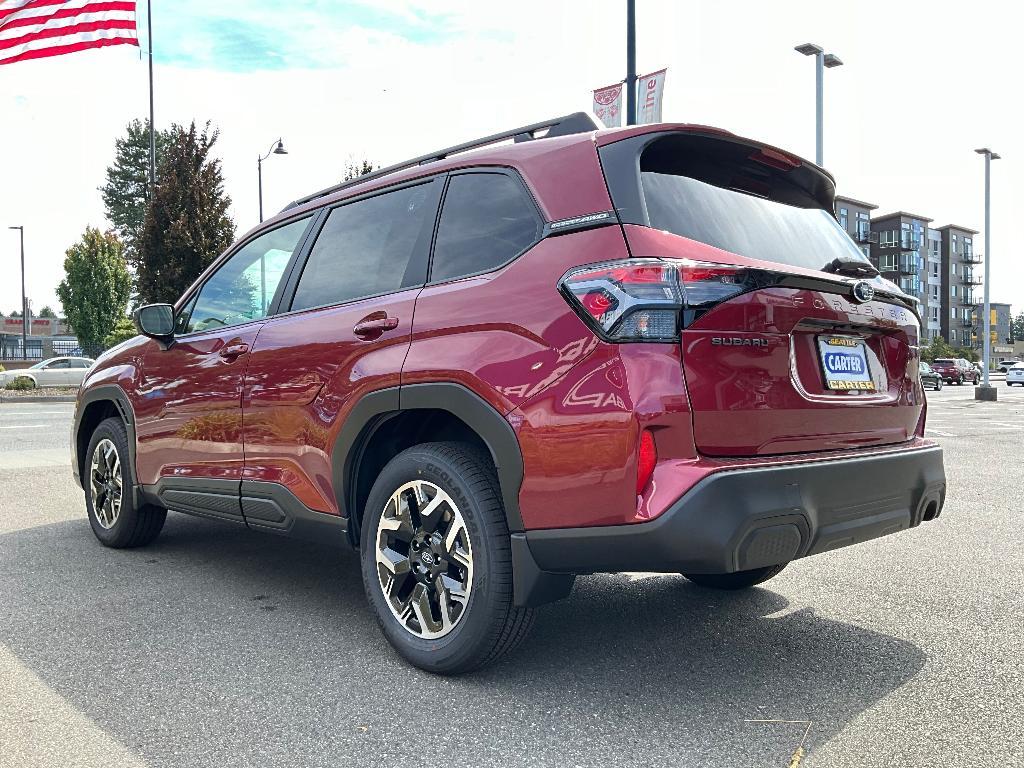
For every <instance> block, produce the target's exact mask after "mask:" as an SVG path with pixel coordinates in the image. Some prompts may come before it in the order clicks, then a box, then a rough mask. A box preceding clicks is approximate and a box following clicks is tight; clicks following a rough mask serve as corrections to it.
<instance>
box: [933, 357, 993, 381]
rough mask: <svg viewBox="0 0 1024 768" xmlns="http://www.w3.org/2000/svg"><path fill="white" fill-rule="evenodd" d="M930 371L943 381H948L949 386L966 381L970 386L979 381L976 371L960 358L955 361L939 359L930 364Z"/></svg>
mask: <svg viewBox="0 0 1024 768" xmlns="http://www.w3.org/2000/svg"><path fill="white" fill-rule="evenodd" d="M932 370H933V371H935V372H936V373H937V374H939V376H941V377H942V380H943V381H948V382H949V383H950V384H956V385H958V386H959V385H960V384H964V383H966V382H968V381H969V382H971V383H972V384H977V383H978V381H979V380H980V379H981V374H980V373H978V369H977V368H975V367H974V366H973V365H971V363H970V362H968V361H967V360H965V359H964V358H962V357H959V358H956V359H953V358H939V359H938V360H936V361H935V362H934V363H932Z"/></svg>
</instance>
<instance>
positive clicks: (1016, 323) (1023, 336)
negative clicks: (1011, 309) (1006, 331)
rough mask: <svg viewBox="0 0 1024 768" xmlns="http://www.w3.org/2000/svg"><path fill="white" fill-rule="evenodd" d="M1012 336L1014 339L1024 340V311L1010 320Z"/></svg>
mask: <svg viewBox="0 0 1024 768" xmlns="http://www.w3.org/2000/svg"><path fill="white" fill-rule="evenodd" d="M1010 336H1011V337H1012V338H1013V340H1014V341H1024V312H1018V313H1017V316H1016V317H1014V318H1013V319H1012V320H1010Z"/></svg>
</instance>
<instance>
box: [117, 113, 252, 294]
mask: <svg viewBox="0 0 1024 768" xmlns="http://www.w3.org/2000/svg"><path fill="white" fill-rule="evenodd" d="M217 136H218V132H217V131H216V130H211V129H210V124H209V123H207V124H206V126H205V127H204V128H203V130H202V132H199V131H198V130H197V129H196V125H195V123H192V125H191V126H189V127H188V128H184V127H182V126H178V125H175V126H173V127H172V129H171V136H170V138H169V139H168V143H167V148H166V149H165V151H164V155H163V158H162V160H161V163H160V170H159V179H160V183H159V184H158V185H157V188H156V192H155V194H154V195H153V199H152V200H151V201H150V202H149V205H147V207H146V217H145V222H144V224H143V228H142V237H141V238H140V240H139V248H138V250H137V252H136V253H134V254H129V257H130V259H129V261H130V263H131V265H132V266H133V267H134V268H135V288H136V292H137V294H138V297H139V300H140V301H141V303H143V304H149V303H154V302H173V301H175V300H176V299H177V298H178V297H179V296H181V295H182V294H183V293H184V292H185V289H186V288H188V286H189V285H191V284H192V283H193V282H194V281H195V279H196V278H197V277H199V275H200V274H201V273H202V271H203V270H204V269H206V267H207V266H209V264H210V263H211V262H212V261H213V260H214V259H215V258H217V256H219V255H220V254H221V253H222V252H223V251H224V250H225V249H226V248H227V247H228V246H229V245H231V242H232V240H234V237H235V225H234V223H233V222H232V221H231V219H230V218H228V215H227V211H228V206H229V205H231V198H229V197H228V196H227V195H226V194H225V193H224V178H223V175H222V173H221V165H220V160H218V159H216V158H212V157H211V156H210V155H211V150H212V149H213V145H214V144H215V143H216V141H217Z"/></svg>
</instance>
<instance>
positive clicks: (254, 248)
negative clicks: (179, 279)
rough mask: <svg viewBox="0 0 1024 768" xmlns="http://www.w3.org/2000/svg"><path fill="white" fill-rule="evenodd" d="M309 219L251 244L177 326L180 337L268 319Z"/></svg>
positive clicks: (204, 289) (228, 263)
mask: <svg viewBox="0 0 1024 768" xmlns="http://www.w3.org/2000/svg"><path fill="white" fill-rule="evenodd" d="M308 224H309V217H307V218H304V219H299V220H298V221H293V222H292V223H291V224H286V225H285V226H283V227H278V228H277V229H274V230H271V231H270V232H267V233H265V234H263V235H260V236H259V237H257V238H256V239H254V240H250V241H249V242H248V243H246V244H245V245H244V246H242V248H241V249H239V250H238V251H237V252H236V253H235V254H234V255H232V256H231V258H229V259H228V260H227V261H226V262H224V264H222V265H221V267H220V268H219V269H218V270H217V271H216V272H214V273H213V275H212V276H211V277H210V279H209V280H207V281H206V282H205V283H204V284H203V287H202V288H200V289H199V295H198V296H197V297H196V298H195V299H193V300H192V301H190V302H189V305H188V306H187V307H186V309H185V310H184V311H183V312H182V314H181V316H179V318H178V322H177V323H176V331H177V332H178V333H193V332H195V331H205V330H213V329H216V328H222V327H224V326H229V325H238V324H239V323H246V322H249V321H250V320H259V319H260V318H263V317H266V316H267V310H268V308H269V307H270V305H271V304H272V303H273V299H274V293H275V291H277V287H278V284H279V283H280V282H281V278H282V277H283V276H284V270H285V267H286V266H287V265H288V260H289V259H290V258H291V256H292V252H293V251H294V250H295V248H296V247H297V246H298V244H299V239H300V238H301V237H302V233H303V232H305V230H306V226H307V225H308Z"/></svg>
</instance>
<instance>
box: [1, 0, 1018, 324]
mask: <svg viewBox="0 0 1024 768" xmlns="http://www.w3.org/2000/svg"><path fill="white" fill-rule="evenodd" d="M366 5H367V6H368V7H372V8H375V9H380V8H381V7H382V6H381V4H379V3H376V2H374V3H371V2H369V0H367V3H366ZM247 6H249V4H248V3H246V4H241V5H239V6H238V8H239V10H238V13H239V14H240V16H241V17H242V18H245V17H246V13H247V12H246V11H245V10H244V9H245V8H246V7H247ZM638 6H639V9H638V11H639V23H638V26H639V34H638V67H639V69H640V71H641V72H645V71H649V70H654V69H657V68H660V67H662V66H666V65H667V66H668V67H669V74H668V81H667V90H666V112H665V116H666V119H670V120H679V121H686V122H698V123H708V124H713V125H719V126H721V127H724V128H728V129H730V130H734V131H736V132H737V133H741V134H745V135H750V136H752V137H755V138H759V139H763V140H766V141H769V142H771V143H774V144H778V145H780V146H782V147H785V148H788V149H791V150H793V151H795V152H798V153H800V154H803V155H805V156H813V153H814V147H813V140H814V130H813V119H814V105H813V94H814V92H813V88H814V78H813V67H812V65H811V62H810V60H808V59H805V58H804V57H802V56H800V55H799V54H797V53H796V52H794V51H793V50H792V47H793V45H795V44H798V43H802V42H806V41H807V40H813V41H815V42H818V43H821V44H822V45H825V46H827V47H828V48H829V49H830V50H834V51H835V52H836V53H837V54H839V55H840V56H841V57H842V58H843V60H844V61H845V62H846V65H845V66H843V67H840V68H838V69H835V70H830V71H828V72H827V73H826V99H827V110H826V143H825V163H826V165H827V166H828V167H829V169H830V170H831V171H832V172H833V173H834V174H835V175H836V177H837V179H838V182H839V188H840V191H841V192H843V193H845V194H849V195H851V196H853V197H858V198H861V199H866V200H871V201H874V202H876V203H878V204H879V205H880V206H881V208H882V212H884V211H888V210H895V209H897V208H902V209H908V210H912V211H915V212H920V213H922V214H926V215H929V216H932V217H934V218H935V220H936V221H935V224H936V225H941V224H946V223H949V222H954V223H957V224H962V225H966V226H970V227H973V228H975V229H981V228H982V208H981V205H982V197H981V191H982V187H981V183H982V177H981V171H982V163H981V160H980V158H979V157H978V156H976V155H974V153H973V151H972V150H973V149H974V148H975V147H977V146H982V145H984V144H990V145H991V146H993V147H994V148H995V149H997V150H998V151H1000V152H1001V153H1002V154H1003V156H1004V158H1005V159H1004V160H1001V161H999V162H998V163H996V164H995V166H994V172H995V175H994V185H993V198H994V201H995V205H994V210H993V223H994V227H995V238H996V241H995V244H996V248H997V250H996V251H995V252H994V253H995V258H996V265H995V268H994V270H993V278H994V280H993V288H992V292H993V293H992V295H993V299H994V300H996V299H999V300H1004V301H1014V302H1016V304H1017V308H1018V309H1020V308H1024V307H1022V305H1024V266H1022V265H1021V262H1020V260H1018V259H1017V258H1016V254H1015V253H1014V248H1015V247H1016V238H1014V237H1013V235H1014V232H1013V222H1014V221H1015V219H1016V214H1017V212H1018V211H1019V210H1021V207H1022V204H1024V199H1022V193H1021V192H1020V190H1019V185H1017V184H1015V183H1014V180H1015V178H1016V177H1017V176H1019V175H1020V171H1021V168H1022V164H1024V133H1022V132H1021V131H1020V125H1021V124H1022V122H1024V106H1022V103H1021V99H1020V97H1019V95H1016V94H1017V91H1018V90H1019V82H1020V79H1021V75H1022V74H1024V71H1022V66H1021V65H1020V64H1019V63H1018V62H1017V61H1016V60H1015V46H1016V45H1017V43H1016V42H1015V40H1013V39H1012V35H1013V34H1014V32H1013V30H1014V25H1013V23H1012V19H1011V15H1012V13H1013V11H1012V10H1009V9H1005V8H1006V7H1004V6H1002V5H1000V6H998V7H996V6H993V7H991V8H990V9H989V10H988V12H987V14H981V13H977V12H976V9H970V8H968V7H965V6H963V5H962V4H952V3H900V4H892V3H890V4H887V5H882V4H880V3H870V2H866V3H862V4H861V5H860V6H857V7H856V8H855V9H854V8H851V7H850V6H840V5H834V4H824V5H823V4H820V3H812V2H790V3H786V4H775V5H770V6H769V5H766V4H764V3H761V2H719V3H716V2H710V1H706V2H699V3H674V2H667V1H665V2H657V1H656V0H640V2H639V3H638ZM384 7H385V8H386V10H387V11H388V12H389V13H392V14H393V15H394V16H395V17H396V18H398V19H400V20H401V24H399V25H397V26H399V27H401V29H402V30H403V32H402V34H398V33H396V32H395V31H389V30H388V29H381V28H370V27H368V26H365V20H362V21H363V23H364V26H360V25H357V24H346V23H344V20H343V19H340V18H339V17H338V15H337V14H334V15H332V16H331V17H330V18H326V17H325V18H324V19H323V20H322V22H321V23H320V24H319V26H318V27H317V32H316V35H315V37H314V38H313V39H310V40H309V41H308V51H307V53H309V52H310V51H311V52H312V54H311V55H313V56H316V57H324V58H325V57H327V56H328V55H329V53H330V52H332V51H342V52H344V56H339V57H338V60H339V61H344V62H348V63H347V64H345V65H344V66H337V67H333V68H326V69H310V70H263V71H258V72H226V71H217V70H213V69H196V68H183V67H178V66H167V65H158V67H157V73H156V99H157V101H156V110H157V112H156V117H157V123H158V125H166V124H167V123H168V122H170V121H172V120H173V121H175V122H179V123H180V122H188V121H190V120H192V119H196V120H198V121H205V120H207V119H211V120H213V122H214V123H215V125H217V126H218V127H219V128H220V130H221V141H220V144H219V152H220V156H221V157H222V158H223V161H224V172H225V178H226V183H227V190H228V192H229V194H230V195H231V197H232V198H233V200H234V205H233V208H232V214H233V216H234V217H235V220H236V222H237V224H238V229H239V233H241V232H243V231H245V230H247V229H248V228H249V227H250V226H251V225H253V224H255V222H256V217H257V204H256V167H255V164H256V156H257V154H258V153H261V152H265V151H266V149H267V147H268V146H269V144H270V142H271V141H272V140H274V139H276V138H277V137H278V136H279V135H280V136H283V137H284V140H285V144H286V146H287V147H288V150H289V153H290V154H289V155H288V156H286V157H277V156H272V157H271V158H270V159H269V160H268V161H267V162H266V163H265V164H264V192H265V208H266V210H267V211H268V212H273V211H276V210H278V209H280V208H281V207H282V206H283V205H284V204H286V203H287V202H288V201H289V200H291V199H293V198H295V197H297V196H300V195H302V194H305V193H308V192H310V191H314V190H316V189H318V188H320V187H323V186H327V185H329V184H331V183H334V182H335V181H337V180H338V178H339V176H340V173H341V170H342V167H343V165H344V163H345V161H346V159H347V158H348V157H350V156H354V157H356V158H361V157H363V156H366V157H369V158H370V159H372V160H373V161H375V162H378V163H382V164H388V163H391V162H396V161H399V160H401V159H403V158H405V157H410V156H414V155H416V154H420V153H423V152H427V151H429V150H431V149H433V148H437V147H440V146H445V145H447V144H452V143H456V142H458V141H462V140H465V139H468V138H471V137H473V136H477V135H483V134H486V133H490V132H494V131H496V130H500V129H501V128H503V127H509V126H513V125H517V124H522V123H527V122H531V121H534V120H537V119H540V118H543V117H546V116H549V115H554V114H561V113H565V112H568V111H573V110H576V109H586V108H588V107H589V90H590V89H591V88H594V87H597V86H602V85H606V84H607V83H609V82H613V81H614V80H616V79H619V78H621V77H622V73H623V70H624V59H625V53H624V31H623V21H624V10H623V7H624V3H622V2H620V1H619V0H608V1H606V2H598V3H583V2H578V3H550V2H549V3H540V2H536V1H534V0H531V1H530V2H520V3H516V4H514V5H511V6H510V5H508V4H506V3H487V2H476V3H469V2H457V1H456V0H441V1H440V2H434V1H433V0H432V1H431V2H427V0H404V1H402V2H393V3H388V4H386V5H385V6H384ZM182 12H183V13H184V11H182ZM282 13H284V12H283V11H282ZM303 13H305V14H309V13H311V12H310V11H308V10H307V11H304V12H303ZM428 14H429V18H435V19H436V17H438V16H439V15H447V16H448V18H447V21H446V22H445V24H446V28H445V32H446V34H447V35H450V36H448V37H444V38H443V42H442V41H441V40H439V39H436V38H434V37H432V36H431V35H419V34H415V33H411V32H409V30H410V29H414V28H416V27H417V25H421V26H422V25H428V24H429V23H431V22H430V21H429V20H428ZM875 14H878V15H877V17H876V16H875ZM1000 16H1002V17H1003V18H1000ZM158 18H159V17H158ZM268 19H269V20H272V19H273V17H272V16H267V15H266V13H265V11H260V12H259V13H258V14H257V13H256V12H253V16H252V20H253V21H259V22H260V23H265V22H267V20H268ZM176 23H177V24H178V25H179V26H181V25H182V24H184V23H185V20H184V19H182V18H180V17H179V18H178V20H177V22H176ZM307 23H312V22H309V20H304V21H303V24H307ZM186 28H187V25H186ZM436 31H437V30H435V32H436ZM160 42H161V41H160V40H159V38H158V41H157V43H158V44H157V45H156V46H155V48H156V50H157V51H158V52H159V51H160V47H161V46H160ZM274 53H275V54H278V55H280V51H274ZM203 55H204V56H205V55H206V54H203ZM147 98H148V97H147V91H146V65H145V62H144V61H142V60H140V57H139V54H138V51H137V50H135V49H130V48H128V47H123V48H113V49H107V50H103V51H96V52H90V53H83V54H76V55H73V56H66V57H62V58H57V59H47V60H41V61H30V62H24V63H19V64H16V65H11V66H6V67H2V68H0V152H2V155H0V270H2V272H0V274H2V275H3V276H4V277H5V278H6V279H4V280H2V281H0V310H3V311H10V309H12V308H14V307H17V306H19V304H20V287H19V282H18V270H17V235H16V233H13V232H8V231H7V230H6V227H7V226H8V225H11V224H24V225H25V227H26V250H27V255H28V260H29V269H28V278H27V282H28V291H29V294H30V297H31V298H32V299H33V304H34V306H35V307H36V309H39V308H40V307H41V306H42V305H43V304H47V303H50V304H55V303H56V298H55V294H54V288H55V287H56V284H57V282H58V281H59V280H60V277H61V263H62V258H63V251H64V249H65V248H67V246H68V245H70V244H71V243H72V242H74V240H75V239H76V238H77V237H78V236H79V235H80V233H81V231H82V230H83V229H84V227H85V226H86V224H100V223H102V219H103V212H102V204H101V202H100V200H99V195H98V193H97V192H96V187H97V186H98V185H99V184H100V183H102V181H103V172H104V168H105V166H106V164H107V163H108V162H109V160H110V157H111V153H112V148H113V139H114V137H115V136H117V135H119V134H120V132H121V131H122V130H123V127H124V124H125V123H127V122H128V120H130V119H131V118H133V117H139V116H144V115H145V114H146V112H147V108H148V107H147ZM981 250H984V245H983V244H982V245H981V246H980V247H979V251H981Z"/></svg>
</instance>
